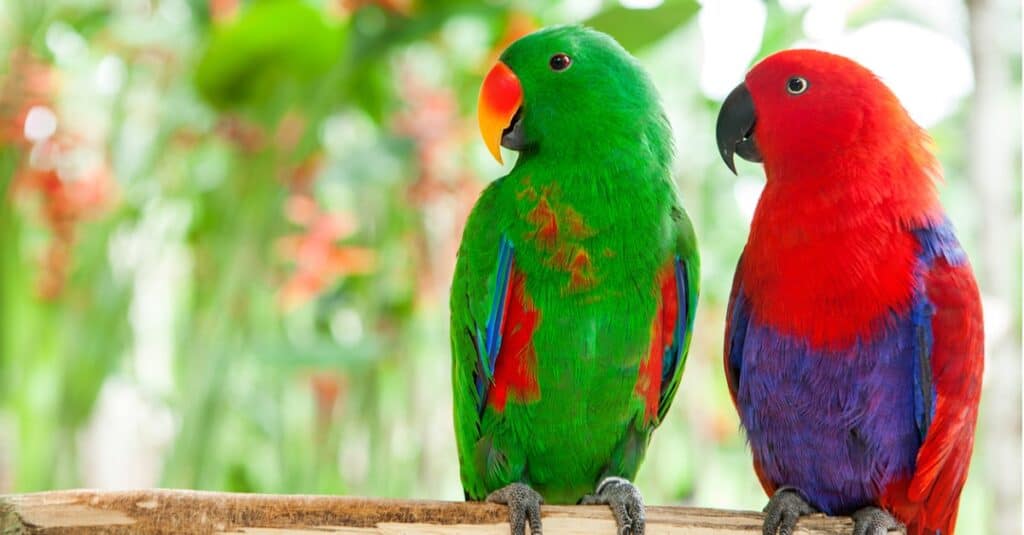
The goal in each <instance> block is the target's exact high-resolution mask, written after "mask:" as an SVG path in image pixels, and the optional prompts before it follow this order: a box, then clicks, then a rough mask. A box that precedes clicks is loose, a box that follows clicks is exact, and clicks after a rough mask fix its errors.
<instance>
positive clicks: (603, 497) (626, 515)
mask: <svg viewBox="0 0 1024 535" xmlns="http://www.w3.org/2000/svg"><path fill="white" fill-rule="evenodd" d="M580 504H582V505H607V506H609V507H611V509H612V514H613V515H614V516H615V523H616V524H617V525H618V526H619V535H644V530H645V529H646V528H647V516H646V514H645V512H644V498H643V496H641V495H640V491H639V490H637V488H636V487H635V486H633V484H632V483H630V482H629V481H627V480H626V479H623V478H621V477H606V478H604V480H603V481H601V483H600V484H599V485H598V486H597V490H596V491H595V492H594V494H588V495H586V496H584V497H583V499H582V500H580Z"/></svg>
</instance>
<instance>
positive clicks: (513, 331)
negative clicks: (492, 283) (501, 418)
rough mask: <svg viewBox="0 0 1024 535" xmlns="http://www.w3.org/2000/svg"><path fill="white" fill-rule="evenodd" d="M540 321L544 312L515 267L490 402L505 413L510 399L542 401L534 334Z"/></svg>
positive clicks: (493, 406) (513, 267) (526, 401)
mask: <svg viewBox="0 0 1024 535" xmlns="http://www.w3.org/2000/svg"><path fill="white" fill-rule="evenodd" d="M538 321H540V312H539V311H538V310H536V309H535V308H534V306H533V300H532V299H530V297H529V296H528V295H526V287H525V284H524V279H523V274H522V273H520V272H519V271H518V270H516V268H515V264H513V266H512V275H511V279H510V284H509V290H508V302H507V303H506V306H505V316H504V318H503V319H502V322H501V333H502V334H501V339H502V342H501V348H500V349H499V350H498V357H497V359H496V361H495V363H494V367H495V370H494V384H493V385H492V386H491V389H490V394H489V396H488V399H487V402H488V403H489V404H490V406H491V407H492V408H494V409H495V410H497V411H499V412H501V411H504V410H505V403H506V402H507V401H508V398H509V397H511V398H512V399H513V400H515V401H518V402H521V403H528V402H531V401H536V400H537V399H539V398H540V387H539V386H538V384H537V352H536V350H535V349H534V347H533V333H534V331H535V330H536V329H537V322H538Z"/></svg>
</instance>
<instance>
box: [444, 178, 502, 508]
mask: <svg viewBox="0 0 1024 535" xmlns="http://www.w3.org/2000/svg"><path fill="white" fill-rule="evenodd" d="M498 182H500V180H499V181H496V182H494V183H492V184H491V185H490V186H489V187H488V188H487V189H486V190H485V191H484V193H483V194H482V195H481V196H480V200H478V201H477V203H476V205H475V206H474V207H473V211H472V213H470V215H469V219H468V220H467V221H466V228H465V230H464V231H463V235H462V244H461V245H460V246H459V253H458V261H457V262H456V264H455V276H454V277H453V279H452V293H451V302H450V308H451V343H452V388H453V391H452V398H453V399H452V401H453V407H454V422H455V440H456V442H457V444H458V451H459V465H460V467H461V477H462V487H463V489H464V490H465V493H466V498H467V499H474V500H481V499H483V498H484V497H485V496H486V494H487V491H486V488H485V485H484V467H482V466H477V462H476V459H477V455H476V449H477V444H478V443H479V441H480V423H481V414H482V407H483V403H484V398H485V397H486V391H482V390H481V386H482V385H484V386H485V385H486V382H487V381H488V380H489V377H490V376H491V374H492V373H493V368H492V367H491V366H490V365H489V360H490V359H489V358H488V356H487V354H486V347H487V340H486V339H487V331H488V316H489V315H490V314H491V309H492V308H493V307H492V304H493V303H492V301H493V298H492V296H493V295H495V286H496V284H495V281H496V279H497V278H498V276H497V274H498V273H497V272H498V270H499V267H500V264H501V263H502V262H501V257H502V252H503V251H502V236H501V232H500V230H499V225H498V217H497V214H498V210H497V207H496V197H497V192H496V190H497V187H496V186H497V184H498Z"/></svg>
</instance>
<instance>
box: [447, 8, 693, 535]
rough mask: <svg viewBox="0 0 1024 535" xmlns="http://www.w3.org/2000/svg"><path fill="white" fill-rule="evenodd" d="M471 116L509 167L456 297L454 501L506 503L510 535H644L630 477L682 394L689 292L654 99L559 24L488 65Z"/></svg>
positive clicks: (492, 193)
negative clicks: (575, 515) (565, 532)
mask: <svg viewBox="0 0 1024 535" xmlns="http://www.w3.org/2000/svg"><path fill="white" fill-rule="evenodd" d="M478 117H479V124H480V134H481V136H482V137H483V140H484V143H485V144H486V145H487V148H488V150H489V151H490V152H491V154H492V155H493V156H494V158H495V159H496V160H497V161H498V162H501V161H502V155H501V147H502V146H504V147H506V148H508V149H512V150H515V151H518V155H517V159H516V162H515V166H514V167H513V168H512V170H511V171H510V172H509V174H508V175H506V176H504V177H502V178H499V179H498V180H496V181H495V182H494V183H492V184H491V185H490V186H489V187H488V188H487V189H486V190H485V191H484V192H483V194H482V195H481V197H480V199H479V200H478V201H477V203H476V205H475V206H474V208H473V211H472V213H471V214H470V216H469V219H468V221H467V222H466V227H465V231H464V233H463V237H462V244H461V246H460V248H459V253H458V262H457V264H456V268H455V276H454V280H453V282H452V295H451V322H452V324H451V333H452V340H451V341H452V355H453V373H452V376H453V389H454V390H453V391H454V400H455V431H456V439H457V443H458V450H459V461H460V465H461V477H462V486H463V489H464V491H465V495H466V498H467V499H469V500H474V501H480V500H485V499H486V500H487V501H491V502H497V503H504V504H508V507H509V522H510V524H511V526H512V532H513V533H514V534H515V535H521V534H523V533H525V530H526V526H527V525H529V527H530V530H531V532H533V533H535V534H536V533H539V532H540V530H541V529H542V528H541V518H540V512H539V510H540V503H541V500H543V502H544V503H547V504H578V503H584V504H603V505H607V506H608V507H609V508H610V509H611V510H612V512H613V515H614V517H615V519H616V523H617V525H618V527H619V532H620V533H623V534H628V535H640V534H642V533H644V531H645V526H646V520H645V519H646V518H647V517H646V516H645V508H644V503H643V499H642V497H641V496H640V492H639V491H638V490H637V489H636V487H634V486H633V485H632V483H630V482H629V480H630V479H632V478H633V477H634V476H635V475H636V473H637V470H638V469H639V467H640V463H641V462H642V460H643V457H644V452H645V450H646V448H647V444H648V442H649V441H650V438H651V434H652V433H653V431H654V429H655V428H657V427H658V425H659V424H660V423H661V421H662V420H663V419H664V417H665V415H666V413H667V411H668V408H669V405H670V404H671V402H672V398H673V397H674V395H675V392H676V389H677V387H678V386H679V380H680V376H681V374H682V370H683V364H684V362H685V359H686V352H687V348H688V345H689V341H690V334H691V330H692V328H693V320H694V310H695V308H696V305H697V288H698V283H699V280H700V275H699V260H698V255H697V247H696V239H695V237H694V232H693V228H692V226H691V225H690V221H689V219H688V218H687V216H686V212H685V211H684V210H683V208H682V206H681V204H680V202H679V200H678V194H677V192H676V188H675V184H674V183H673V181H672V174H671V167H672V159H673V148H672V134H671V131H670V129H669V125H668V121H667V119H666V117H665V113H664V111H663V110H662V108H661V104H660V102H659V97H658V94H657V92H656V91H655V89H654V86H653V85H652V83H651V82H650V80H649V79H648V77H647V75H646V73H644V71H643V69H642V68H641V67H640V65H639V64H638V63H637V61H636V60H635V59H634V58H633V57H632V56H630V55H629V54H628V53H627V52H626V51H625V50H624V49H623V48H622V47H621V46H619V44H618V43H617V42H615V40H613V39H612V38H611V37H609V36H607V35H605V34H602V33H599V32H596V31H593V30H589V29H585V28H582V27H577V26H561V27H554V28H548V29H545V30H541V31H539V32H536V33H533V34H531V35H528V36H526V37H523V38H521V39H519V40H518V41H516V42H514V43H512V44H511V45H510V46H509V47H508V48H507V49H506V50H505V51H504V52H503V53H502V54H501V57H500V58H499V60H498V62H497V63H496V64H495V65H494V67H493V68H492V69H491V70H490V72H488V74H487V76H486V77H485V78H484V81H483V84H482V86H481V89H480V97H479V107H478ZM594 132H600V133H601V135H600V136H594V135H593V133H594ZM613 200H614V201H613ZM622 288H635V289H636V291H629V292H623V291H622ZM567 333H572V334H571V335H570V336H567Z"/></svg>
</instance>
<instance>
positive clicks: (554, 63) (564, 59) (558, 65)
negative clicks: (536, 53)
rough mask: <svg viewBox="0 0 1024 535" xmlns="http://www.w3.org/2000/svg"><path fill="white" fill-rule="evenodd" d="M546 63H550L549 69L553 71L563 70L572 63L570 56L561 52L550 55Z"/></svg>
mask: <svg viewBox="0 0 1024 535" xmlns="http://www.w3.org/2000/svg"><path fill="white" fill-rule="evenodd" d="M548 65H550V66H551V70H553V71H555V72H559V71H564V70H566V69H568V68H569V66H570V65H572V58H570V57H569V56H566V55H565V54H561V53H559V54H555V55H554V56H551V60H550V61H548Z"/></svg>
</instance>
